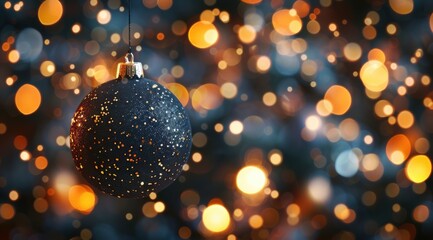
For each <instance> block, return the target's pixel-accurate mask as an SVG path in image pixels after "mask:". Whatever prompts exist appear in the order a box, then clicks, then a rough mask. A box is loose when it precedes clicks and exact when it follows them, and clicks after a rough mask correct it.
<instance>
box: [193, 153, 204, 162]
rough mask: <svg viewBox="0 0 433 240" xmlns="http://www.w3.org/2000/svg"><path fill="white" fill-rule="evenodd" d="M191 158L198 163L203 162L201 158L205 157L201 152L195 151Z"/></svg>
mask: <svg viewBox="0 0 433 240" xmlns="http://www.w3.org/2000/svg"><path fill="white" fill-rule="evenodd" d="M191 158H192V160H193V161H194V162H196V163H199V162H201V160H202V159H203V157H202V155H201V154H200V153H199V152H195V153H194V154H192V156H191Z"/></svg>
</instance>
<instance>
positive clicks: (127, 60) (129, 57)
mask: <svg viewBox="0 0 433 240" xmlns="http://www.w3.org/2000/svg"><path fill="white" fill-rule="evenodd" d="M125 63H134V54H132V53H127V54H126V55H125Z"/></svg>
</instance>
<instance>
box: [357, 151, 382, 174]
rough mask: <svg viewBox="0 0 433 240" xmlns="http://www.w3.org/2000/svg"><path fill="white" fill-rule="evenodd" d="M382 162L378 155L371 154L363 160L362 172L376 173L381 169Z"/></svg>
mask: <svg viewBox="0 0 433 240" xmlns="http://www.w3.org/2000/svg"><path fill="white" fill-rule="evenodd" d="M379 164H380V160H379V157H378V156H377V155H376V154H373V153H370V154H367V155H365V156H364V157H363V158H362V164H361V166H362V170H363V171H374V170H375V169H376V168H377V167H379Z"/></svg>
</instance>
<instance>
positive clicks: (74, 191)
mask: <svg viewBox="0 0 433 240" xmlns="http://www.w3.org/2000/svg"><path fill="white" fill-rule="evenodd" d="M68 199H69V204H71V206H72V207H73V208H74V209H75V210H77V211H80V212H81V213H84V214H89V213H91V212H92V211H93V208H94V207H95V204H96V195H95V193H94V192H93V190H92V189H91V188H90V187H89V186H87V185H84V184H82V185H74V186H72V187H71V188H70V189H69V193H68Z"/></svg>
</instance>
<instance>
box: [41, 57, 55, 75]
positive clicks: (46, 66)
mask: <svg viewBox="0 0 433 240" xmlns="http://www.w3.org/2000/svg"><path fill="white" fill-rule="evenodd" d="M39 70H40V71H41V74H42V76H44V77H51V76H52V75H53V74H54V72H55V71H56V65H54V63H53V62H52V61H48V60H47V61H43V62H42V63H41V66H40V68H39Z"/></svg>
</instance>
